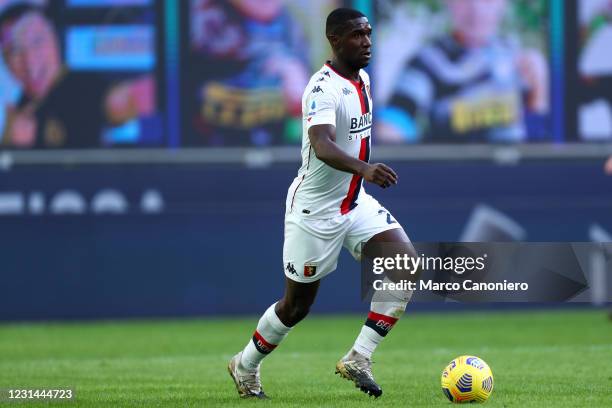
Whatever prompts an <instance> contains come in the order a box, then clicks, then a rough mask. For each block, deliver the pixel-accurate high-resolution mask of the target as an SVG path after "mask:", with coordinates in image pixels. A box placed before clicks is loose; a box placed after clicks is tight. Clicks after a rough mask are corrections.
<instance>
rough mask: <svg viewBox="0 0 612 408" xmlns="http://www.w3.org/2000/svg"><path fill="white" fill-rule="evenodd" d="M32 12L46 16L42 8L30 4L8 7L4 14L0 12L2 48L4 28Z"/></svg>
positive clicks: (17, 4) (3, 11)
mask: <svg viewBox="0 0 612 408" xmlns="http://www.w3.org/2000/svg"><path fill="white" fill-rule="evenodd" d="M32 11H33V12H37V13H40V14H41V15H43V16H45V12H44V10H43V9H42V8H40V7H38V6H36V5H34V4H30V3H16V4H13V5H12V6H8V7H6V8H5V9H4V10H2V12H0V47H1V46H2V45H3V42H4V39H3V38H2V35H3V34H4V33H3V28H4V26H5V24H11V23H14V22H15V21H17V20H19V19H20V18H21V17H23V16H24V15H26V14H28V13H30V12H32Z"/></svg>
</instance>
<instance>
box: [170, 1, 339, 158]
mask: <svg viewBox="0 0 612 408" xmlns="http://www.w3.org/2000/svg"><path fill="white" fill-rule="evenodd" d="M182 4H183V7H189V10H188V21H187V23H188V24H185V25H184V26H183V27H184V30H188V32H186V33H184V34H183V38H184V41H183V42H184V43H186V44H188V49H187V50H186V53H187V55H186V57H185V59H184V60H183V61H184V66H186V67H188V69H187V70H186V74H187V75H185V76H184V77H183V95H184V98H183V101H184V102H183V103H184V104H185V105H186V106H185V108H184V121H183V124H184V125H186V126H185V128H184V130H183V134H184V139H185V140H184V144H185V145H189V146H236V145H242V146H244V145H247V146H269V145H283V144H294V143H299V142H300V141H301V132H302V112H301V111H302V93H303V92H304V87H305V86H306V85H307V83H308V80H309V79H310V75H311V74H312V72H313V70H316V69H318V68H319V67H320V66H321V65H322V64H323V62H324V61H325V58H326V56H327V54H328V51H327V43H326V39H325V37H324V35H323V33H324V29H325V18H326V16H327V14H328V13H329V12H330V11H331V10H333V9H334V8H336V7H338V6H340V5H341V4H340V2H339V1H335V0H316V1H312V0H294V1H284V0H268V1H265V2H261V1H258V0H232V1H224V0H189V1H185V2H183V3H182Z"/></svg>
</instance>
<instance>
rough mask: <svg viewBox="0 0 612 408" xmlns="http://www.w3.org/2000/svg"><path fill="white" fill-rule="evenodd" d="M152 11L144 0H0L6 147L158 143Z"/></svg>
mask: <svg viewBox="0 0 612 408" xmlns="http://www.w3.org/2000/svg"><path fill="white" fill-rule="evenodd" d="M155 23H156V12H155V8H154V7H153V1H143V0H66V1H7V0H4V1H3V0H0V47H1V49H2V68H1V69H0V71H1V72H2V73H1V74H0V85H1V86H2V97H0V104H1V105H0V111H2V112H3V114H2V117H0V119H1V120H0V126H1V129H2V131H1V135H2V139H1V146H2V147H5V148H6V147H8V148H22V149H23V148H26V149H28V148H30V149H60V148H96V147H106V146H122V145H139V146H159V145H162V144H163V143H164V141H163V137H164V135H163V114H162V111H161V110H160V109H159V108H158V100H157V83H158V77H157V74H156V72H157V68H158V63H159V61H158V56H157V55H156V27H155Z"/></svg>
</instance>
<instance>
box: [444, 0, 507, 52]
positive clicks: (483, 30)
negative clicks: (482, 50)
mask: <svg viewBox="0 0 612 408" xmlns="http://www.w3.org/2000/svg"><path fill="white" fill-rule="evenodd" d="M446 4H447V6H448V9H449V11H450V16H451V20H452V25H453V29H454V30H455V31H456V32H458V33H459V34H460V35H461V37H462V38H463V39H464V40H465V41H466V43H467V45H469V46H480V45H483V44H486V43H487V42H488V41H490V40H491V38H493V37H494V36H495V35H497V30H498V29H499V26H500V24H501V20H502V18H503V16H504V13H505V11H506V0H447V2H446Z"/></svg>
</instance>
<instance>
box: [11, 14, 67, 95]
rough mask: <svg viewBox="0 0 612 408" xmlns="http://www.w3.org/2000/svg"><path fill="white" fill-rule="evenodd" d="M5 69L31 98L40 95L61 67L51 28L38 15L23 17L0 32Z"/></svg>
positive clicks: (47, 87) (48, 86)
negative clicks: (7, 68)
mask: <svg viewBox="0 0 612 408" xmlns="http://www.w3.org/2000/svg"><path fill="white" fill-rule="evenodd" d="M2 36H3V41H2V44H3V47H2V48H3V51H4V57H5V60H6V63H7V66H8V67H9V69H10V70H11V72H12V73H13V75H14V76H15V78H16V79H17V80H18V81H19V82H21V84H22V86H23V88H24V91H25V92H26V93H27V94H28V95H30V96H32V97H41V96H43V95H44V94H45V93H46V92H47V91H48V90H49V88H50V87H51V85H52V84H53V81H54V80H55V77H56V75H57V73H58V71H59V69H60V67H61V61H60V56H59V47H58V44H57V39H56V37H55V33H54V32H53V28H52V27H51V26H50V24H49V23H48V22H47V21H46V20H45V19H44V17H42V16H41V15H39V14H35V13H32V14H26V15H24V16H23V17H22V18H20V19H19V20H17V21H16V22H15V23H13V24H11V26H10V27H9V28H8V29H7V30H3V35H2Z"/></svg>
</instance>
